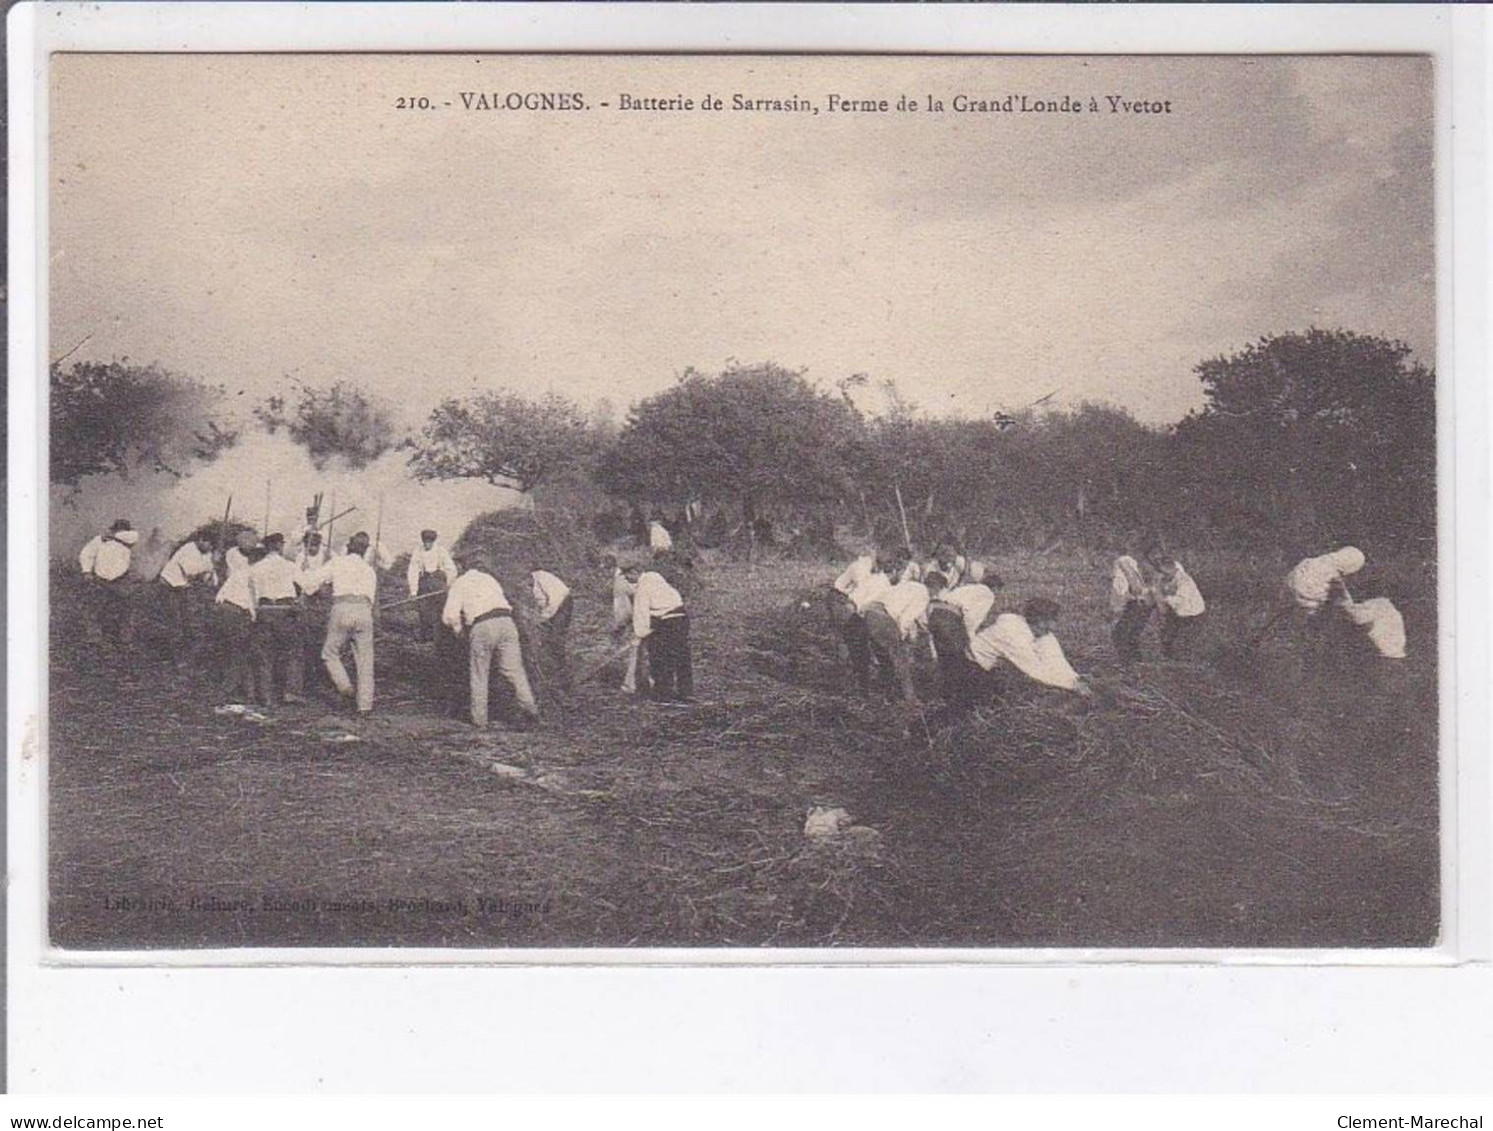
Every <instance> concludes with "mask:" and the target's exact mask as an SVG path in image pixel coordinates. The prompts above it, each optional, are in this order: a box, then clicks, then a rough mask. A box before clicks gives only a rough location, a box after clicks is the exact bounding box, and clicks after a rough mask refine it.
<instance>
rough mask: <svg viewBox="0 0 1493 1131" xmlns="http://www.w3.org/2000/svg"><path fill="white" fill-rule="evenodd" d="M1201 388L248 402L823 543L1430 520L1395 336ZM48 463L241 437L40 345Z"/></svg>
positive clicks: (1384, 532)
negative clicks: (959, 401)
mask: <svg viewBox="0 0 1493 1131" xmlns="http://www.w3.org/2000/svg"><path fill="white" fill-rule="evenodd" d="M1194 372H1195V375H1196V377H1197V378H1198V380H1199V381H1200V383H1201V391H1202V395H1203V406H1202V407H1201V408H1200V409H1198V410H1195V411H1193V412H1191V413H1189V414H1188V415H1187V416H1186V417H1185V418H1184V419H1182V420H1181V421H1179V422H1177V423H1176V424H1174V425H1170V426H1166V427H1154V426H1148V425H1146V424H1143V423H1141V422H1139V421H1137V420H1136V419H1135V418H1134V417H1132V416H1131V415H1130V414H1129V413H1127V412H1126V411H1125V410H1124V409H1121V408H1118V407H1115V406H1113V405H1107V404H1097V403H1085V404H1081V405H1079V406H1077V407H1075V408H1070V409H1062V410H1048V409H1043V408H1040V407H1033V408H1029V409H1025V410H1022V411H1018V412H1014V413H1009V412H999V413H994V414H991V415H989V416H986V417H983V418H951V417H940V416H934V415H931V414H929V413H926V412H924V411H922V410H921V409H919V408H918V406H917V405H915V404H913V403H911V402H910V401H908V400H907V399H905V398H904V397H902V396H901V395H899V393H898V390H897V389H896V387H895V385H893V384H891V383H889V382H883V384H882V387H881V389H880V390H879V391H880V393H881V394H883V396H882V399H883V400H884V401H885V402H886V403H885V405H884V406H883V407H880V408H878V409H877V410H875V411H872V410H868V409H866V408H863V407H861V405H860V403H859V401H858V399H857V393H858V391H859V390H861V389H864V388H865V387H867V386H868V385H869V384H870V381H869V378H866V377H864V376H861V375H857V376H853V377H849V378H845V379H843V380H841V381H839V382H837V383H835V384H833V385H829V386H826V385H823V384H821V383H818V382H816V381H814V380H812V379H811V378H810V377H809V376H808V374H807V373H805V372H804V371H802V370H796V369H792V368H788V367H785V366H782V365H779V364H776V363H772V362H763V363H758V364H740V363H734V362H733V363H730V364H728V365H727V366H726V367H725V368H724V369H723V370H721V371H720V372H716V373H705V372H701V371H698V370H695V369H687V370H685V371H684V372H683V373H682V374H680V375H679V376H678V377H677V378H676V379H675V381H674V383H673V384H672V385H671V386H669V387H668V388H667V389H665V390H664V391H662V392H660V393H657V394H655V395H653V396H651V397H647V398H645V399H643V400H641V401H639V402H638V403H636V404H634V405H633V406H631V408H630V409H629V410H628V412H627V413H626V415H625V418H624V419H623V420H622V421H621V422H620V423H619V422H618V421H617V420H616V418H615V414H614V412H613V410H612V408H611V406H610V404H609V403H606V404H600V405H598V407H597V409H596V410H595V411H593V412H590V413H587V412H585V411H583V410H582V409H581V408H580V406H578V405H577V404H575V403H574V402H572V401H570V400H569V399H567V398H565V397H562V396H559V395H556V394H548V395H545V396H543V397H538V398H534V397H527V396H524V395H523V394H521V393H518V392H515V391H512V390H508V389H494V390H488V391H483V392H478V393H474V394H472V395H470V396H467V397H462V398H451V399H447V400H444V401H442V402H441V403H440V404H438V405H437V406H436V407H435V408H434V409H433V410H432V411H431V412H430V414H429V415H428V417H427V418H426V420H425V422H424V424H423V426H422V427H420V428H419V429H418V430H417V431H413V432H401V430H400V429H399V427H398V426H397V424H396V418H395V414H394V413H393V412H392V411H391V409H390V408H389V406H388V405H387V404H385V403H384V402H382V401H381V400H380V399H379V398H378V397H376V396H373V395H370V394H369V393H367V392H366V391H364V390H362V389H361V388H359V387H358V386H357V385H356V384H355V383H353V382H351V381H338V382H334V383H333V384H331V385H329V386H312V385H306V384H299V385H296V386H294V387H293V389H292V391H291V392H290V393H289V394H287V395H276V396H273V397H270V398H268V399H267V400H266V401H264V402H263V403H261V404H259V405H257V406H256V407H255V408H254V410H253V412H252V416H253V419H254V422H255V423H257V424H258V426H260V427H262V428H264V429H266V430H268V431H270V432H277V431H279V430H281V429H284V430H285V431H286V433H287V434H288V435H289V436H290V437H291V438H292V439H293V440H294V441H295V442H297V443H299V444H301V445H303V446H304V447H305V448H306V449H307V451H308V452H309V454H310V456H311V458H312V460H313V461H314V462H315V463H316V465H317V466H324V465H325V462H326V461H328V460H332V459H339V460H342V461H345V463H346V464H347V465H348V466H351V467H354V468H357V467H362V466H366V465H367V464H368V463H370V462H372V461H373V460H376V459H379V458H381V457H382V456H384V455H386V454H387V453H388V452H390V451H399V452H401V453H402V454H403V455H404V457H405V459H406V460H407V462H408V464H409V467H410V471H411V473H412V474H413V475H414V476H416V477H417V478H419V479H422V480H443V479H454V478H478V479H482V480H485V481H487V482H490V483H492V484H494V485H495V486H503V487H510V488H514V489H517V490H519V491H523V492H528V493H531V494H535V495H536V497H541V498H542V497H544V496H545V494H546V491H550V492H552V493H560V492H562V490H563V488H564V486H565V485H571V486H574V485H575V484H577V483H580V484H583V485H584V486H585V487H586V488H587V489H588V493H585V497H588V498H589V497H593V496H595V495H596V493H597V492H598V491H599V492H600V493H601V495H603V496H604V497H605V498H606V499H608V500H610V503H609V504H607V505H604V506H602V507H600V508H595V509H598V510H600V511H601V512H602V513H600V514H597V515H593V516H592V518H593V519H594V521H596V522H597V523H598V524H599V525H600V527H601V529H602V531H603V533H607V534H612V533H620V531H621V530H622V529H623V528H626V527H628V526H635V525H636V524H637V523H638V522H639V521H640V519H641V518H644V517H655V516H656V517H661V518H663V519H664V521H665V522H666V523H667V524H669V525H671V526H673V527H674V528H675V530H676V533H679V532H682V531H683V530H687V531H688V532H689V534H690V535H691V536H693V537H694V538H695V539H696V540H697V541H701V542H704V543H706V544H714V545H722V546H732V547H736V548H739V549H741V550H742V551H743V552H745V553H754V552H756V551H757V550H758V549H760V548H761V546H762V544H763V543H764V542H771V543H776V544H779V545H782V546H801V547H805V548H812V549H828V547H829V543H830V542H831V541H832V539H833V535H834V531H835V529H836V528H837V527H839V526H844V525H850V526H853V527H857V528H860V529H861V530H863V531H867V532H872V533H874V534H875V535H876V536H877V537H878V538H880V539H881V540H883V541H886V542H894V541H901V540H902V539H903V538H904V537H907V538H911V539H912V540H913V541H914V542H915V543H916V544H918V545H919V546H920V547H924V548H926V547H927V546H929V545H930V544H931V543H932V542H934V541H936V540H938V539H940V538H943V537H946V536H953V537H955V538H957V539H959V540H960V541H962V542H963V543H964V544H965V545H968V546H970V547H973V548H980V549H985V550H987V551H989V550H996V549H1000V548H1006V547H1012V548H1014V547H1015V546H1028V547H1044V546H1049V545H1055V544H1058V543H1062V542H1072V543H1077V544H1083V545H1091V546H1095V547H1103V546H1108V545H1111V544H1115V543H1118V542H1123V541H1126V540H1128V539H1133V538H1135V537H1137V536H1139V535H1141V534H1142V532H1144V533H1155V534H1160V535H1163V536H1166V537H1169V538H1171V539H1173V540H1174V541H1176V542H1177V543H1178V544H1180V545H1188V546H1195V547H1201V546H1229V547H1240V546H1244V547H1247V546H1251V545H1260V544H1264V543H1270V544H1274V545H1283V546H1284V547H1285V548H1287V549H1290V550H1292V551H1295V550H1298V549H1299V550H1302V551H1303V552H1305V551H1307V550H1309V549H1311V548H1312V547H1314V546H1317V545H1319V544H1323V543H1326V542H1344V541H1353V542H1357V543H1360V544H1368V545H1371V546H1376V547H1382V548H1386V549H1407V550H1413V551H1416V552H1420V553H1424V554H1426V555H1429V554H1431V553H1432V552H1433V549H1434V542H1435V502H1436V412H1435V374H1434V372H1433V371H1432V370H1430V369H1429V368H1427V367H1426V366H1424V365H1422V364H1421V363H1419V362H1416V361H1412V360H1411V357H1410V350H1409V348H1408V347H1407V346H1406V345H1404V344H1403V343H1401V342H1397V341H1390V340H1387V339H1384V338H1379V337H1373V336H1369V335H1362V334H1357V333H1353V332H1351V331H1346V330H1319V329H1311V330H1307V331H1305V332H1300V333H1295V332H1293V333H1285V334H1278V335H1274V336H1270V337H1265V338H1261V339H1260V340H1259V341H1257V342H1254V343H1252V344H1250V345H1248V346H1246V347H1244V348H1243V349H1240V350H1237V351H1235V352H1233V353H1231V354H1227V355H1220V356H1218V357H1214V358H1210V359H1206V360H1204V361H1202V362H1200V363H1199V364H1198V365H1197V366H1196V367H1195V370H1194ZM51 389H52V445H51V451H52V478H53V481H54V482H56V483H59V484H63V485H67V486H73V487H76V486H77V485H78V484H79V483H81V482H82V480H83V479H84V478H86V477H88V476H91V475H97V474H109V473H116V474H122V475H129V474H130V473H131V472H132V471H134V470H136V469H138V468H141V467H144V468H148V469H151V470H155V471H167V472H170V473H171V474H177V475H181V474H187V473H189V472H190V470H191V467H192V466H193V464H195V463H197V462H202V461H210V460H212V459H214V458H216V457H217V456H218V455H220V454H221V453H222V452H223V451H225V450H227V449H229V448H231V447H232V446H233V444H234V443H235V442H236V441H237V438H238V436H239V435H240V434H241V432H242V428H243V427H244V425H242V424H237V425H235V424H230V423H228V420H229V417H228V414H226V413H225V411H224V410H225V408H226V405H227V400H228V398H227V396H226V394H225V393H224V391H223V390H222V389H221V388H216V387H212V386H208V385H205V384H201V383H199V382H196V381H193V380H190V379H188V378H185V377H182V376H180V375H178V374H174V373H170V372H168V371H165V370H163V369H161V368H159V367H157V366H146V367H141V366H135V365H131V364H129V363H128V361H127V360H125V361H118V362H110V363H107V364H105V363H98V362H78V363H75V364H73V365H72V366H70V367H68V368H66V369H64V368H63V367H61V366H60V365H54V366H53V368H52V372H51Z"/></svg>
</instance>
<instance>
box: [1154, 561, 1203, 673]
mask: <svg viewBox="0 0 1493 1131" xmlns="http://www.w3.org/2000/svg"><path fill="white" fill-rule="evenodd" d="M1148 557H1149V560H1150V564H1151V568H1152V569H1153V570H1154V571H1155V572H1156V584H1155V596H1156V611H1157V612H1158V613H1160V614H1161V654H1162V655H1163V656H1165V657H1166V658H1167V659H1169V660H1175V659H1177V658H1178V657H1180V656H1182V655H1185V654H1186V653H1188V652H1190V651H1191V650H1192V649H1193V648H1194V647H1196V645H1197V637H1198V635H1199V633H1200V632H1201V631H1202V627H1203V613H1205V612H1206V611H1207V609H1208V606H1207V604H1206V603H1205V602H1204V601H1203V593H1202V590H1200V589H1199V588H1198V586H1197V582H1196V581H1194V580H1193V579H1192V577H1191V575H1189V574H1188V572H1187V571H1186V570H1185V569H1183V568H1182V563H1181V562H1179V561H1177V560H1176V559H1175V558H1173V557H1172V556H1171V555H1170V554H1167V553H1164V552H1163V551H1161V550H1160V549H1158V550H1156V551H1154V552H1152V553H1151V554H1150V555H1148Z"/></svg>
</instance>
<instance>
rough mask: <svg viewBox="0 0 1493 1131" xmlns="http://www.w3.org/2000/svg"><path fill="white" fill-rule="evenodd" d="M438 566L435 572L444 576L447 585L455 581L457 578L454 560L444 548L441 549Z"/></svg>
mask: <svg viewBox="0 0 1493 1131" xmlns="http://www.w3.org/2000/svg"><path fill="white" fill-rule="evenodd" d="M439 564H440V568H439V569H438V570H437V571H436V572H438V573H444V574H445V575H446V579H447V584H450V583H451V582H452V581H455V580H456V577H457V569H456V559H455V558H453V557H452V556H451V551H450V550H448V549H446V547H444V546H442V547H441V560H440V563H439Z"/></svg>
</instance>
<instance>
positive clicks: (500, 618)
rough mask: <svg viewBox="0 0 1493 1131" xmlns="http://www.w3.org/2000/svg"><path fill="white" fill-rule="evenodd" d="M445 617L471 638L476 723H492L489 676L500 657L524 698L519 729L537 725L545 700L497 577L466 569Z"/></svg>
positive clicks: (502, 669) (449, 593)
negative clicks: (532, 682) (537, 691)
mask: <svg viewBox="0 0 1493 1131" xmlns="http://www.w3.org/2000/svg"><path fill="white" fill-rule="evenodd" d="M484 564H485V563H484ZM441 620H442V622H443V623H444V624H445V625H446V627H447V628H449V629H450V630H451V631H452V633H454V634H455V635H456V636H458V637H460V636H461V635H463V634H465V635H466V637H467V657H468V660H467V676H468V681H469V685H470V696H471V713H472V725H473V726H477V727H485V726H487V695H488V680H489V677H490V675H491V671H492V664H493V659H494V658H495V657H496V659H497V667H498V674H499V675H501V676H502V677H503V679H504V680H506V681H507V683H508V686H509V687H510V688H512V689H513V697H514V699H515V700H516V701H517V703H518V709H519V712H520V716H521V721H520V724H519V728H518V729H524V730H527V729H529V728H530V727H532V726H534V725H535V724H536V723H537V722H538V721H539V705H538V704H537V703H536V702H535V701H534V691H533V688H531V687H530V686H529V675H528V673H527V672H526V671H525V670H524V653H523V646H522V644H521V643H520V641H519V635H518V626H517V625H516V624H515V623H514V621H513V606H512V605H510V604H509V603H508V598H507V596H506V595H505V594H504V593H503V587H502V586H501V585H500V584H498V580H497V578H495V577H494V576H493V575H492V574H491V573H489V572H488V571H487V570H485V569H481V568H472V569H468V570H467V571H466V572H465V573H463V574H460V575H459V576H458V577H457V578H456V580H455V581H453V582H452V583H451V584H450V586H449V587H447V589H446V604H445V607H444V608H443V609H442V612H441Z"/></svg>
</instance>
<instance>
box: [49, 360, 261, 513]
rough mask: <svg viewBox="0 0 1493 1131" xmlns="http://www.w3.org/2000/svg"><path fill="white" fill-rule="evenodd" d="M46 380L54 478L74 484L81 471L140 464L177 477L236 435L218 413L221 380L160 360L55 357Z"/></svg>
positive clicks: (120, 470) (125, 470) (122, 470)
mask: <svg viewBox="0 0 1493 1131" xmlns="http://www.w3.org/2000/svg"><path fill="white" fill-rule="evenodd" d="M50 383H51V448H52V451H51V464H52V466H51V476H52V481H53V482H54V483H59V484H64V485H66V486H70V487H76V486H77V485H78V483H79V482H80V481H81V480H82V479H83V478H84V477H85V476H89V475H108V474H118V475H123V476H126V477H127V476H128V475H129V474H130V473H131V472H133V471H136V470H139V469H145V470H148V471H152V472H166V473H168V474H171V475H175V476H178V477H179V476H182V475H185V474H187V472H188V471H189V470H190V468H191V465H192V464H193V463H194V462H196V461H204V462H205V461H210V460H213V459H215V458H217V456H218V455H219V454H220V453H221V452H222V451H223V450H224V449H226V448H228V447H231V446H232V445H233V444H234V443H235V442H236V440H237V439H238V432H237V431H236V430H235V429H233V428H232V427H230V426H229V425H228V424H227V423H225V422H224V419H223V417H222V414H221V409H222V404H223V400H224V393H223V390H222V388H220V387H216V386H210V385H203V384H200V383H198V382H196V381H193V380H192V379H190V378H188V377H183V376H181V375H179V374H176V373H172V372H170V371H168V370H166V369H163V368H161V367H160V366H157V365H146V366H140V365H131V364H130V363H129V359H128V358H123V359H120V360H118V361H110V362H97V361H80V362H76V363H74V364H73V365H72V366H71V367H70V368H67V369H63V368H62V366H61V365H53V366H52V367H51V373H50Z"/></svg>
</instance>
